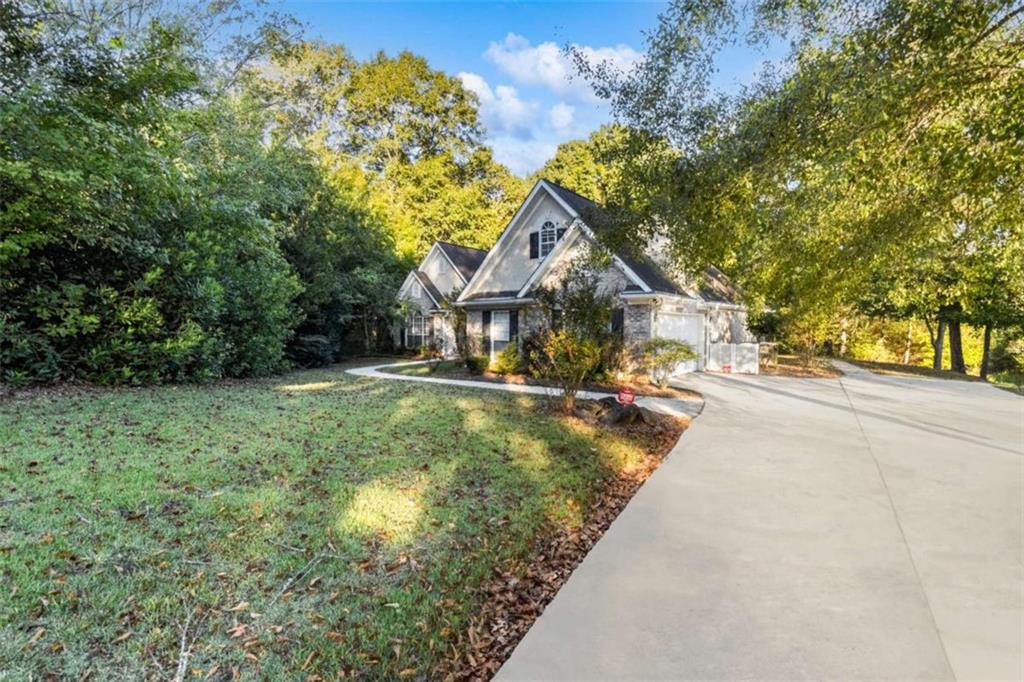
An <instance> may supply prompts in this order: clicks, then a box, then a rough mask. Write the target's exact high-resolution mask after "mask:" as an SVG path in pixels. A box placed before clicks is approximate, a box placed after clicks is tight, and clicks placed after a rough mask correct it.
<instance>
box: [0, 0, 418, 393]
mask: <svg viewBox="0 0 1024 682" xmlns="http://www.w3.org/2000/svg"><path fill="white" fill-rule="evenodd" d="M43 4H45V3H43ZM165 7H166V6H164V5H161V4H160V3H153V4H152V5H148V6H147V8H146V10H145V11H142V12H138V13H136V12H134V11H133V12H123V11H121V10H123V9H124V7H123V6H122V5H121V4H119V3H117V2H114V3H105V4H103V5H102V6H97V7H94V8H92V9H90V10H87V9H80V8H79V9H76V8H68V10H67V11H62V12H42V13H41V14H39V15H37V16H45V17H46V18H45V20H43V21H37V20H36V19H32V20H29V19H27V18H26V15H24V14H22V13H20V12H19V11H17V10H10V11H8V5H5V6H4V8H5V9H4V12H5V14H4V18H5V21H8V22H9V30H10V36H11V38H10V40H7V39H6V38H5V40H4V42H3V43H2V46H0V50H2V59H3V63H4V64H8V65H10V69H11V70H10V71H8V72H6V73H5V74H4V82H3V89H2V90H0V128H2V129H3V130H4V135H3V136H2V138H0V206H2V211H0V269H2V270H3V272H4V277H3V278H2V280H0V296H2V297H3V300H4V304H5V305H4V307H3V310H2V311H0V382H5V383H13V384H20V383H30V382H46V381H56V380H59V379H69V378H79V379H86V380H90V381H96V382H102V383H121V382H126V383H150V382H160V381H185V380H207V379H214V378H217V377H222V376H260V375H266V374H270V373H273V372H277V371H280V370H281V369H283V368H284V367H286V366H287V364H288V358H289V357H290V358H292V359H294V360H296V361H298V362H300V363H303V364H305V363H309V362H313V361H316V362H326V361H329V360H332V359H336V358H337V357H338V356H339V355H341V354H343V353H344V352H361V351H364V350H367V349H369V348H372V347H376V346H379V345H380V344H381V342H382V340H383V339H384V338H385V337H386V334H384V332H385V331H386V329H387V324H388V322H389V321H390V318H391V315H392V308H393V302H392V299H391V297H392V294H393V291H394V288H395V286H397V283H396V280H397V278H398V277H399V276H400V267H399V266H400V264H399V261H398V259H397V258H396V257H395V255H394V245H393V242H391V241H390V239H389V238H388V236H387V234H386V231H385V229H384V227H383V225H382V224H381V222H380V221H379V219H378V218H377V217H375V215H374V214H373V213H372V211H371V210H370V208H369V205H368V199H367V197H366V196H365V194H361V193H360V191H359V189H358V186H359V183H358V179H357V178H353V176H352V175H351V174H347V173H346V172H345V169H334V168H332V167H328V166H325V165H323V164H321V163H320V162H319V161H318V160H317V159H316V158H315V157H311V156H310V155H309V153H308V151H307V150H305V149H302V148H300V147H298V146H296V145H295V144H293V143H292V142H290V141H282V142H281V143H272V144H269V145H268V144H266V131H267V129H268V125H269V123H270V121H268V119H267V115H266V112H265V110H264V108H263V106H262V103H261V102H259V101H254V98H252V97H251V96H249V95H248V94H247V93H246V92H245V91H244V90H239V89H238V88H228V87H226V86H227V85H228V84H229V81H231V80H232V78H233V74H237V73H246V72H248V69H249V68H250V65H249V64H248V62H247V61H245V60H246V59H254V58H256V57H258V56H259V55H262V54H266V52H267V50H268V49H270V47H271V46H272V45H274V46H277V45H280V37H279V36H280V35H281V31H280V29H281V28H282V27H283V26H286V25H287V24H288V22H287V20H280V19H279V18H277V17H276V16H275V15H260V16H257V17H253V16H250V15H249V14H247V13H248V11H249V10H248V9H247V8H243V7H241V5H240V3H236V2H226V3H218V4H217V5H216V6H214V7H212V8H211V11H210V12H200V13H192V12H191V11H190V10H188V9H187V8H185V9H180V10H178V12H179V13H177V14H169V13H167V10H165ZM171 11H174V10H171ZM242 15H244V16H246V17H247V18H248V19H254V18H257V19H259V22H257V23H259V28H258V30H256V31H255V33H254V35H253V36H245V35H244V34H236V35H234V36H233V42H232V45H233V46H234V47H235V48H239V52H238V54H241V55H245V57H244V58H243V59H242V60H241V61H238V60H234V61H233V60H232V59H231V57H232V54H233V51H232V49H229V48H225V50H227V51H226V52H225V51H220V52H216V53H214V52H209V51H207V50H206V47H205V46H204V45H202V44H200V39H199V36H200V35H201V34H203V33H204V32H206V31H207V30H212V28H213V27H216V26H223V25H231V24H234V23H237V20H238V19H239V18H240V17H241V16H242ZM248 19H247V20H248ZM7 30H8V26H6V25H5V31H7ZM5 35H6V34H5ZM236 56H237V55H236ZM29 57H31V58H29ZM15 85H16V86H17V87H14V86H15ZM224 93H230V94H224ZM296 333H298V336H299V338H300V340H299V341H297V342H296V347H295V348H293V349H290V350H289V349H288V348H287V346H288V344H289V343H290V342H291V339H293V337H295V335H296ZM314 337H316V338H320V337H323V338H327V339H328V341H329V344H330V353H327V352H326V351H325V349H324V348H323V347H320V348H316V349H312V348H310V344H311V341H310V339H312V338H314ZM286 350H287V351H288V355H287V356H286Z"/></svg>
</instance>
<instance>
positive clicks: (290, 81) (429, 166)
mask: <svg viewBox="0 0 1024 682" xmlns="http://www.w3.org/2000/svg"><path fill="white" fill-rule="evenodd" d="M250 89H251V91H252V92H254V93H257V94H258V96H259V97H261V98H262V99H263V100H264V101H266V102H267V103H268V105H269V106H270V107H271V108H272V110H273V111H274V112H276V116H277V125H278V128H277V130H276V135H277V136H278V137H281V138H286V139H292V140H297V141H299V142H300V143H301V144H306V145H309V146H310V147H311V148H313V149H316V150H317V151H318V153H319V154H320V155H321V157H322V158H323V160H324V162H325V163H326V164H327V165H328V166H330V167H332V168H348V169H349V170H348V171H346V172H349V173H354V172H356V171H358V172H361V173H363V174H364V176H365V177H366V180H367V185H368V188H369V196H370V202H371V204H372V205H373V207H374V209H375V211H376V212H377V213H378V215H379V216H380V218H381V220H382V221H383V222H384V223H385V225H386V226H387V228H388V230H389V231H390V232H391V234H392V236H393V238H394V241H395V244H396V248H397V249H398V251H399V253H400V254H402V255H403V256H407V257H409V258H418V257H422V256H423V255H424V254H425V253H426V251H427V250H428V249H429V248H430V245H431V244H432V243H433V242H434V241H435V240H438V239H441V240H446V241H453V242H458V243H460V244H465V245H468V246H476V247H481V248H488V247H490V246H491V244H493V242H494V240H495V239H496V237H497V235H498V233H499V232H500V231H501V229H502V228H503V227H504V225H505V223H506V222H507V221H508V219H509V218H510V217H511V215H512V213H513V212H514V210H515V206H516V203H517V202H518V200H519V199H520V198H521V196H520V195H521V194H522V189H523V188H522V186H521V183H520V182H519V181H518V179H517V178H515V177H514V176H512V175H511V174H510V173H509V172H508V170H507V169H505V168H504V167H502V166H501V165H500V164H498V163H496V162H495V161H494V159H493V157H492V156H491V152H490V150H489V149H488V148H487V147H485V146H484V145H483V143H482V133H481V128H480V122H479V117H478V113H477V102H476V100H475V97H474V95H473V94H472V93H470V92H469V91H467V90H466V89H465V88H463V86H462V84H461V82H460V81H459V80H458V79H456V78H453V77H451V76H448V75H447V74H444V73H443V72H440V71H437V70H434V69H431V68H430V66H429V64H428V63H427V61H426V60H425V59H423V58H422V57H419V56H416V55H414V54H411V53H409V52H402V53H400V54H398V55H397V56H396V57H389V56H387V55H385V54H383V53H381V54H377V55H376V56H375V57H373V58H372V59H370V60H368V61H366V62H358V61H356V60H353V59H352V58H351V57H350V56H349V55H348V54H347V52H345V51H344V50H343V49H341V48H338V47H336V46H329V45H323V44H319V43H299V44H297V45H291V46H287V49H283V50H279V51H278V52H277V53H276V54H275V56H274V60H273V63H272V64H271V65H270V66H269V67H268V68H266V69H265V70H263V71H262V72H261V73H258V74H255V77H254V78H253V79H252V80H251V82H250Z"/></svg>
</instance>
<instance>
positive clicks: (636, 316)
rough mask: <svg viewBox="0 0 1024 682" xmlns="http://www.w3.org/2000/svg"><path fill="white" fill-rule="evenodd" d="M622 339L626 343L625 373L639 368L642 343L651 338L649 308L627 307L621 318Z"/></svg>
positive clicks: (641, 306) (645, 306) (648, 306)
mask: <svg viewBox="0 0 1024 682" xmlns="http://www.w3.org/2000/svg"><path fill="white" fill-rule="evenodd" d="M622 337H623V339H624V340H625V342H626V367H625V369H626V371H630V372H633V371H636V370H637V369H639V367H640V356H641V354H642V348H643V343H644V341H646V340H647V339H649V338H651V306H650V304H643V305H627V306H626V307H625V310H624V313H623V316H622Z"/></svg>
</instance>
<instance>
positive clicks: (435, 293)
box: [416, 270, 445, 305]
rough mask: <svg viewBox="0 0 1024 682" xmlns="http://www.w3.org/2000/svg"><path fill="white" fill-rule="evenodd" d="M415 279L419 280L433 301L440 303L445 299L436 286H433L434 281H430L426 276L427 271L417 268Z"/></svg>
mask: <svg viewBox="0 0 1024 682" xmlns="http://www.w3.org/2000/svg"><path fill="white" fill-rule="evenodd" d="M416 279H418V280H419V281H420V284H422V285H423V288H424V289H426V290H427V293H429V294H430V297H431V298H432V299H434V301H435V302H436V303H437V304H438V305H440V304H441V301H443V300H445V298H444V295H443V294H442V293H441V292H440V291H439V290H438V288H437V287H436V286H434V282H433V281H431V279H430V278H429V277H427V273H425V272H423V271H422V270H417V271H416Z"/></svg>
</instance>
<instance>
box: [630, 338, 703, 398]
mask: <svg viewBox="0 0 1024 682" xmlns="http://www.w3.org/2000/svg"><path fill="white" fill-rule="evenodd" d="M696 357H697V353H696V352H694V350H693V347H692V346H690V344H688V343H685V342H683V341H677V340H675V339H662V338H654V339H647V341H646V342H644V348H643V358H644V364H645V366H646V367H647V369H648V370H650V372H651V378H652V379H653V380H654V383H656V384H657V385H658V386H660V387H662V388H665V387H666V386H668V378H669V376H671V374H672V371H673V370H674V369H675V368H676V367H677V366H678V365H679V363H681V362H685V361H687V360H694V359H696Z"/></svg>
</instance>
